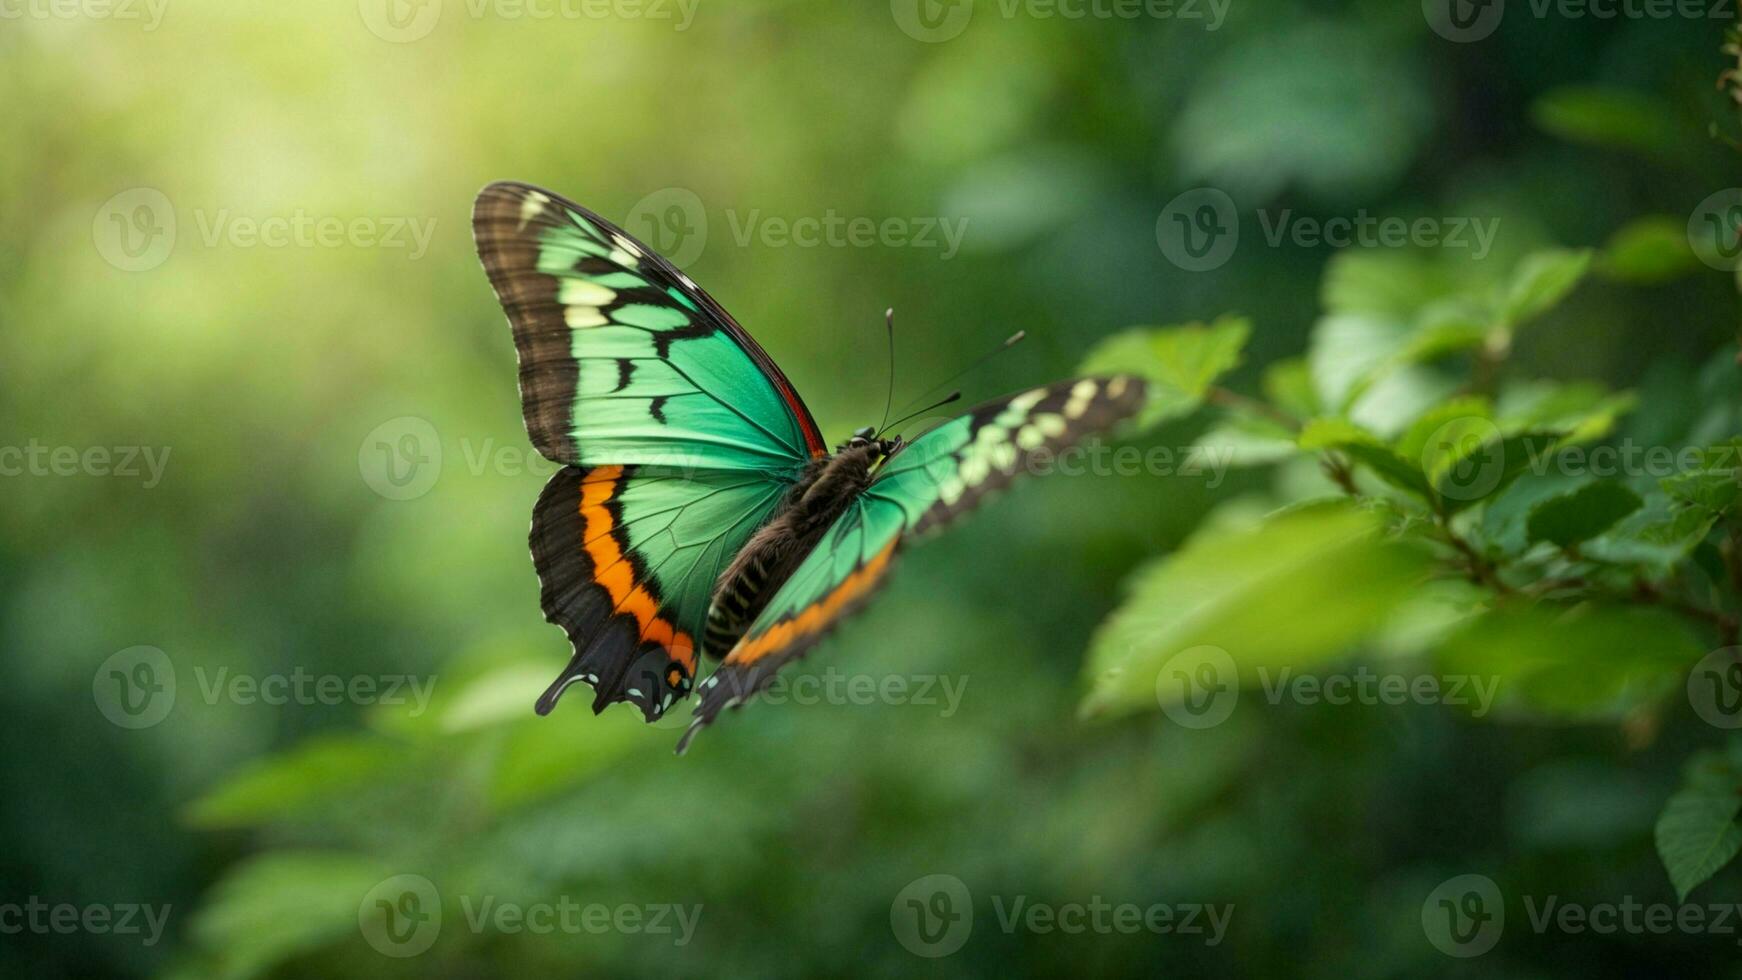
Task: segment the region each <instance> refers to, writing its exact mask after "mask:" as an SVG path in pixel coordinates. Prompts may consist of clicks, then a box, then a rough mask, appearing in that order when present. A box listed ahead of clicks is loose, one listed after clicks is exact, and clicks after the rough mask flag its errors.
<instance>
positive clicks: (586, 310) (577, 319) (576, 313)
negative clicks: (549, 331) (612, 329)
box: [563, 306, 611, 330]
mask: <svg viewBox="0 0 1742 980" xmlns="http://www.w3.org/2000/svg"><path fill="white" fill-rule="evenodd" d="M563 322H564V323H566V324H568V325H569V328H570V329H571V330H580V329H582V328H583V327H602V326H604V325H605V324H607V323H610V322H611V321H610V320H607V319H605V314H603V313H600V312H599V308H598V307H597V306H568V307H564V308H563Z"/></svg>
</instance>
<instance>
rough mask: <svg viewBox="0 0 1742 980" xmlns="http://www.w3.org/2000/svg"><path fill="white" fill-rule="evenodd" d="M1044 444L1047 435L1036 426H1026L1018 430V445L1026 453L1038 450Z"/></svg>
mask: <svg viewBox="0 0 1742 980" xmlns="http://www.w3.org/2000/svg"><path fill="white" fill-rule="evenodd" d="M1044 442H1046V434H1045V433H1043V432H1041V431H1040V429H1039V428H1037V427H1035V426H1032V425H1025V426H1023V427H1022V428H1021V429H1019V430H1017V433H1016V444H1017V445H1018V446H1021V447H1022V448H1023V449H1024V450H1025V451H1029V450H1034V449H1038V448H1040V446H1041V444H1042V443H1044Z"/></svg>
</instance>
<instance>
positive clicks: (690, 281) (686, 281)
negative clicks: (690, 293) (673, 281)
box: [677, 272, 696, 289]
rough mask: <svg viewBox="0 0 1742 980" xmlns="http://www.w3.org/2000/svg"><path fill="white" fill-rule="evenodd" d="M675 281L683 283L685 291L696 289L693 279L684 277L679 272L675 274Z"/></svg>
mask: <svg viewBox="0 0 1742 980" xmlns="http://www.w3.org/2000/svg"><path fill="white" fill-rule="evenodd" d="M677 281H678V282H681V283H683V286H684V288H685V289H694V288H696V281H695V280H694V279H691V278H690V277H689V276H686V275H684V274H683V273H681V272H680V273H678V274H677Z"/></svg>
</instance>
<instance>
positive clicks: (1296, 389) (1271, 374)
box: [1264, 357, 1323, 419]
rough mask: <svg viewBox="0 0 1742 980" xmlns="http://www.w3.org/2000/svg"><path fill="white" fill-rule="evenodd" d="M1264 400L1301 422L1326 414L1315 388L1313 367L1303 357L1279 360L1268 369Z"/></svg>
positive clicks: (1266, 370)
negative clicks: (1301, 420) (1323, 412)
mask: <svg viewBox="0 0 1742 980" xmlns="http://www.w3.org/2000/svg"><path fill="white" fill-rule="evenodd" d="M1264 397H1265V398H1267V399H1269V400H1270V403H1271V404H1272V405H1275V406H1276V407H1277V408H1280V409H1282V410H1283V411H1284V412H1287V413H1288V414H1290V415H1292V416H1294V417H1295V418H1298V419H1307V418H1312V417H1313V416H1314V415H1318V414H1320V413H1321V412H1322V411H1323V409H1322V408H1321V406H1320V404H1319V393H1318V391H1317V390H1315V389H1314V388H1313V374H1312V368H1310V367H1308V366H1307V361H1306V358H1304V357H1293V358H1289V359H1288V360H1284V361H1277V362H1275V363H1273V364H1271V365H1270V366H1269V367H1267V368H1265V369H1264Z"/></svg>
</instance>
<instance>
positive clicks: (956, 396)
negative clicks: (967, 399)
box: [877, 391, 962, 438]
mask: <svg viewBox="0 0 1742 980" xmlns="http://www.w3.org/2000/svg"><path fill="white" fill-rule="evenodd" d="M961 397H962V393H961V392H960V391H952V392H950V393H949V394H947V395H945V396H944V397H943V399H942V400H941V401H935V402H932V403H931V404H930V405H927V406H926V407H924V408H919V409H915V410H913V411H911V412H908V413H907V414H906V415H903V416H902V417H901V418H898V419H896V420H895V421H893V422H890V423H889V424H887V425H884V426H880V427H879V428H878V430H877V436H878V438H882V436H883V433H884V432H885V431H887V430H889V429H893V428H895V427H896V426H898V425H900V424H901V423H903V422H906V421H907V420H908V419H910V418H913V417H914V416H916V415H924V414H925V413H926V412H929V411H931V410H932V409H934V408H943V407H944V406H945V405H948V404H949V403H951V402H953V401H958V400H960V399H961Z"/></svg>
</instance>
